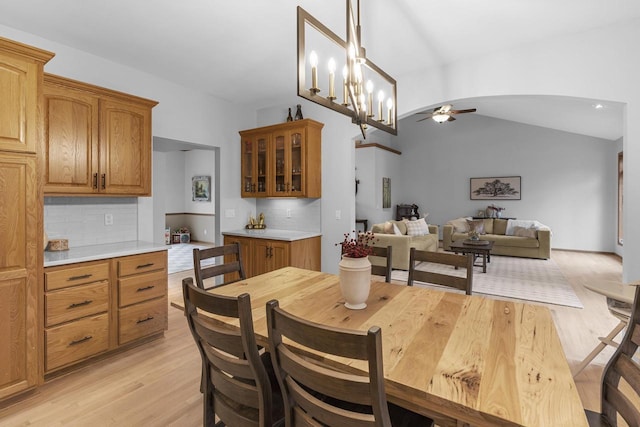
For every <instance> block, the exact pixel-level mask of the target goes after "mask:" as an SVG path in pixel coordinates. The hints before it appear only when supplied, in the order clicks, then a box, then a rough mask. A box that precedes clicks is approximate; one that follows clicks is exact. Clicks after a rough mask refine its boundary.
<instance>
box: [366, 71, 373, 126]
mask: <svg viewBox="0 0 640 427" xmlns="http://www.w3.org/2000/svg"><path fill="white" fill-rule="evenodd" d="M365 87H366V89H367V94H368V96H367V101H368V102H367V111H368V112H369V114H368V115H369V117H372V116H373V82H372V81H371V80H367V84H366V86H365Z"/></svg>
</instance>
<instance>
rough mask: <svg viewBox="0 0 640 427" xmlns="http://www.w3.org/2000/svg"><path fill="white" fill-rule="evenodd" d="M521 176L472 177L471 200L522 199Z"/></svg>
mask: <svg viewBox="0 0 640 427" xmlns="http://www.w3.org/2000/svg"><path fill="white" fill-rule="evenodd" d="M521 181H522V180H521V177H519V176H498V177H487V178H470V191H469V193H470V198H471V200H521V198H522V182H521Z"/></svg>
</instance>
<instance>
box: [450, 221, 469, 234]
mask: <svg viewBox="0 0 640 427" xmlns="http://www.w3.org/2000/svg"><path fill="white" fill-rule="evenodd" d="M447 224H451V225H453V231H455V232H456V233H467V232H468V231H469V224H468V223H467V219H466V218H456V219H452V220H451V221H449V222H447Z"/></svg>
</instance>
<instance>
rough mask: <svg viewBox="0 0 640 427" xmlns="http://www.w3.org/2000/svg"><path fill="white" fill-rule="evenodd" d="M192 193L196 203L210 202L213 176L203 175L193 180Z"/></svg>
mask: <svg viewBox="0 0 640 427" xmlns="http://www.w3.org/2000/svg"><path fill="white" fill-rule="evenodd" d="M191 192H192V195H193V197H192V200H193V201H194V202H210V201H211V176H206V175H201V176H194V177H193V178H191Z"/></svg>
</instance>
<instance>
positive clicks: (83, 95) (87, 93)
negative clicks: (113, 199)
mask: <svg viewBox="0 0 640 427" xmlns="http://www.w3.org/2000/svg"><path fill="white" fill-rule="evenodd" d="M156 104H157V102H155V101H151V100H147V99H143V98H138V97H135V96H132V95H127V94H124V93H121V92H116V91H112V90H109V89H104V88H100V87H97V86H93V85H89V84H86V83H82V82H78V81H75V80H70V79H66V78H63V77H59V76H54V75H51V74H45V76H44V149H43V154H44V162H43V171H42V173H43V179H44V192H45V194H47V195H56V194H60V195H64V194H66V195H73V194H78V195H109V196H113V195H124V196H149V195H151V155H152V145H151V144H152V142H151V109H152V108H153V106H155V105H156Z"/></svg>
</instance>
